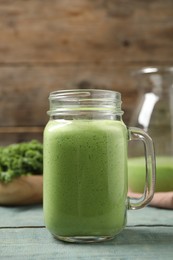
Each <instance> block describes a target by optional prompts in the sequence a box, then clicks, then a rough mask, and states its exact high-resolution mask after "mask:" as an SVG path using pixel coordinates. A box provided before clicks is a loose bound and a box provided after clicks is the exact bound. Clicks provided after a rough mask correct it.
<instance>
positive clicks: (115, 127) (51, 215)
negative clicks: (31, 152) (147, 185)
mask: <svg viewBox="0 0 173 260" xmlns="http://www.w3.org/2000/svg"><path fill="white" fill-rule="evenodd" d="M126 198H127V129H126V127H125V125H124V124H123V123H122V122H119V121H112V120H93V121H88V120H74V121H65V120H61V121H58V120H53V121H49V123H48V124H47V126H46V128H45V132H44V216H45V223H46V226H47V228H48V229H49V230H50V232H51V233H53V234H54V235H55V236H64V237H65V236H114V235H115V234H117V233H119V232H120V230H121V229H122V228H123V227H124V225H125V223H126Z"/></svg>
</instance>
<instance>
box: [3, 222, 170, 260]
mask: <svg viewBox="0 0 173 260" xmlns="http://www.w3.org/2000/svg"><path fill="white" fill-rule="evenodd" d="M172 245H173V227H172V228H169V227H157V228H155V227H137V228H126V229H125V230H124V231H123V232H122V233H120V234H119V235H118V236H117V237H116V238H115V239H114V240H112V241H109V242H104V243H100V244H85V245H84V244H68V243H64V242H60V241H58V240H56V239H54V238H53V237H52V236H51V235H50V234H49V232H48V231H47V230H46V229H45V228H29V229H28V228H26V229H25V228H18V229H1V232H0V255H1V259H8V258H9V259H10V258H12V259H13V260H15V259H16V260H19V259H74V260H76V259H82V260H87V259H96V260H97V259H99V260H100V259H102V260H105V259H129V260H134V259H135V260H136V259H140V260H141V259H145V260H146V259H152V260H153V259H160V260H163V259H167V260H168V259H171V260H172V256H173V246H172Z"/></svg>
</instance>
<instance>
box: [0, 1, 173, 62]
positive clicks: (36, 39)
mask: <svg viewBox="0 0 173 260" xmlns="http://www.w3.org/2000/svg"><path fill="white" fill-rule="evenodd" d="M172 17H173V1H171V0H164V1H163V0H162V1H161V0H159V1H155V0H151V1H137V0H134V1H130V2H129V1H120V0H106V1H105V0H95V1H91V0H83V1H80V0H74V1H71V0H50V1H46V0H28V1H22V0H13V1H2V0H1V1H0V33H1V40H0V62H1V63H18V62H19V63H22V62H24V63H26V62H27V63H34V62H46V63H47V62H48V63H49V62H50V63H51V62H58V63H63V62H101V61H117V62H119V63H122V62H129V61H130V62H131V61H133V62H141V61H144V62H148V61H155V62H162V61H165V60H166V61H172V57H173V19H172Z"/></svg>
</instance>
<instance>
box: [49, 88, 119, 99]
mask: <svg viewBox="0 0 173 260" xmlns="http://www.w3.org/2000/svg"><path fill="white" fill-rule="evenodd" d="M75 95H76V97H78V98H91V97H92V98H93V97H94V98H96V99H98V98H101V99H102V98H110V99H115V100H117V101H121V93H120V92H118V91H114V90H107V89H65V90H56V91H52V92H50V95H49V99H51V100H54V99H62V98H65V97H68V98H74V96H75Z"/></svg>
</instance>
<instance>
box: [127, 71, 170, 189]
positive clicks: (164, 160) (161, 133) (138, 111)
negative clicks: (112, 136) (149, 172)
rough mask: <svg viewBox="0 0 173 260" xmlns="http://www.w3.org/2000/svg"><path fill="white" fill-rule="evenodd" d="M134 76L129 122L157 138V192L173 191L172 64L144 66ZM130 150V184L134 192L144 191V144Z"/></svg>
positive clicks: (155, 139)
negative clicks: (135, 87) (135, 95)
mask: <svg viewBox="0 0 173 260" xmlns="http://www.w3.org/2000/svg"><path fill="white" fill-rule="evenodd" d="M135 77H136V82H137V85H138V98H137V103H136V105H134V110H133V115H132V118H131V122H130V125H133V126H136V127H140V128H142V129H143V130H144V131H146V132H147V133H148V134H149V135H150V136H151V137H152V139H153V141H154V146H155V153H156V170H157V174H156V177H157V179H156V191H171V190H173V67H164V68H156V67H147V68H142V69H141V70H138V71H136V73H135ZM129 150H130V152H129V153H130V156H131V157H135V158H134V159H131V160H130V161H129V185H130V188H131V189H133V191H135V192H142V190H143V188H142V187H143V186H144V163H143V160H142V159H141V158H140V157H141V155H142V153H143V147H142V146H140V145H138V144H137V145H136V146H132V145H131V147H130V149H129ZM136 157H137V158H136ZM140 172H142V174H141V175H143V182H141V181H139V180H138V179H139V173H140ZM140 178H141V176H140ZM140 180H141V179H140ZM137 186H138V187H137Z"/></svg>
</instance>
